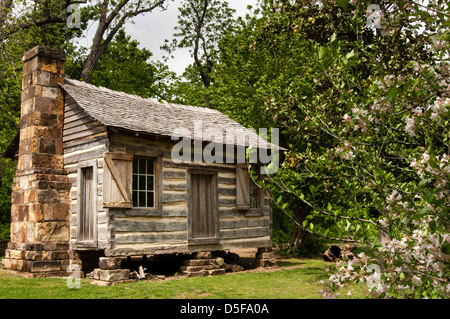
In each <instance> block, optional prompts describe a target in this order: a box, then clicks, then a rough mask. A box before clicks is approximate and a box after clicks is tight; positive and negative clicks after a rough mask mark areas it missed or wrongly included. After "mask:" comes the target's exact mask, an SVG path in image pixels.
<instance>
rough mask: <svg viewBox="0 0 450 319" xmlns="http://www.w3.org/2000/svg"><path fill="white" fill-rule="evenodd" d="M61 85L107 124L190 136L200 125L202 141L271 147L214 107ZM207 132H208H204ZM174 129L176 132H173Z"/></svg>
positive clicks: (82, 85)
mask: <svg viewBox="0 0 450 319" xmlns="http://www.w3.org/2000/svg"><path fill="white" fill-rule="evenodd" d="M61 86H62V88H63V89H64V90H65V91H66V93H68V94H69V95H70V96H71V97H72V98H73V99H74V100H75V101H76V102H77V103H78V104H79V105H80V107H82V108H83V109H84V110H85V111H86V112H87V113H88V114H89V115H90V116H91V117H93V118H94V119H95V120H97V121H99V122H100V123H102V124H103V125H106V126H109V127H116V128H122V129H126V130H130V131H134V132H142V133H148V134H156V135H162V136H173V135H178V136H179V137H187V138H191V139H194V129H195V128H196V127H199V125H201V127H202V132H203V134H202V141H204V142H217V141H219V142H222V141H220V139H223V143H224V144H225V142H227V143H229V142H231V141H228V140H226V138H229V136H234V137H235V138H234V143H233V144H234V145H240V146H253V147H255V148H256V147H259V148H270V147H271V146H272V144H270V143H268V142H267V141H266V140H264V139H263V138H261V137H259V136H258V135H257V134H255V133H254V132H252V131H251V130H249V129H246V128H245V127H243V126H242V125H240V124H239V123H237V122H236V121H234V120H232V119H230V118H229V117H227V116H226V115H224V114H223V113H221V112H219V111H217V110H213V109H208V108H201V107H195V106H186V105H180V104H171V103H159V102H156V101H154V100H152V99H145V98H142V97H139V96H136V95H131V94H126V93H122V92H117V91H113V90H110V89H106V88H102V87H96V86H94V85H91V84H87V83H84V82H80V81H76V80H72V79H67V78H66V79H65V81H64V84H62V85H61ZM211 129H213V130H211ZM214 130H215V131H214ZM218 130H219V131H220V132H222V137H219V140H218V139H217V134H215V132H219V131H218ZM208 131H209V133H210V134H205V133H207V132H208ZM175 132H176V134H174V133H175ZM196 132H198V130H197V131H196ZM196 137H198V135H196ZM236 137H237V138H236ZM255 142H256V143H257V144H256V145H255ZM278 148H279V147H278ZM280 149H281V148H280Z"/></svg>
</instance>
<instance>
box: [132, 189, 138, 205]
mask: <svg viewBox="0 0 450 319" xmlns="http://www.w3.org/2000/svg"><path fill="white" fill-rule="evenodd" d="M137 205H138V192H135V191H133V206H135V207H137Z"/></svg>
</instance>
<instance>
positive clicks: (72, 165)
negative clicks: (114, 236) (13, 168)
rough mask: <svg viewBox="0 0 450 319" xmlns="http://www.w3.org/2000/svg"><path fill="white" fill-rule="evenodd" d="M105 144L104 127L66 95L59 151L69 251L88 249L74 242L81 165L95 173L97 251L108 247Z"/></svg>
mask: <svg viewBox="0 0 450 319" xmlns="http://www.w3.org/2000/svg"><path fill="white" fill-rule="evenodd" d="M108 148H109V140H108V131H107V128H106V126H104V125H102V124H100V123H99V122H97V121H95V120H94V119H93V118H92V117H90V116H89V115H88V114H87V113H86V112H85V111H84V110H83V109H82V108H81V107H80V106H79V105H78V104H77V103H76V102H75V101H74V100H73V99H72V98H71V97H70V96H68V95H66V102H65V108H64V128H63V149H64V168H65V169H66V171H67V173H68V175H69V180H70V182H71V184H72V187H71V190H70V200H71V218H70V245H71V249H73V250H77V249H92V248H93V247H84V246H83V245H80V244H79V243H78V242H77V224H78V223H77V218H78V217H77V214H78V206H77V194H78V191H79V190H78V187H77V184H78V178H79V176H78V169H79V168H80V167H82V166H83V165H92V166H96V169H95V170H94V172H95V171H96V172H97V176H96V182H97V183H96V184H97V203H96V204H97V205H96V207H97V208H96V211H97V226H96V227H97V229H96V231H97V241H96V243H95V247H94V248H97V249H106V248H109V247H110V236H109V232H108V230H107V227H108V224H107V221H108V218H107V214H108V212H107V210H106V209H104V208H103V197H102V192H103V154H104V153H105V152H107V151H108Z"/></svg>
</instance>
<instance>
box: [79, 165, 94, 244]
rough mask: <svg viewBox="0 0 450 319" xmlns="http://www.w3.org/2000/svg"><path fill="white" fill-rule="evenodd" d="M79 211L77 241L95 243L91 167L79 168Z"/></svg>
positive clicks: (92, 172) (92, 173)
mask: <svg viewBox="0 0 450 319" xmlns="http://www.w3.org/2000/svg"><path fill="white" fill-rule="evenodd" d="M80 175H81V176H80V178H81V181H80V186H81V189H80V203H79V205H80V211H79V225H78V240H79V241H88V242H92V241H95V240H96V238H95V227H96V217H97V215H96V209H95V208H96V207H95V201H96V192H95V191H96V190H95V185H94V184H95V183H94V170H93V168H92V167H83V168H81V174H80Z"/></svg>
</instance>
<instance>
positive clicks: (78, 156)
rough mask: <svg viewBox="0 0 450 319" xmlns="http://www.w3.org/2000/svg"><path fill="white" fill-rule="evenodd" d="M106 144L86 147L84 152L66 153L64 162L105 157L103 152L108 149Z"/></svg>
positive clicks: (69, 162) (70, 162)
mask: <svg viewBox="0 0 450 319" xmlns="http://www.w3.org/2000/svg"><path fill="white" fill-rule="evenodd" d="M106 150H107V149H106V146H105V145H102V144H100V145H97V146H94V147H93V148H91V149H86V150H85V151H84V152H75V153H74V154H72V153H69V154H64V164H72V163H79V162H81V161H87V160H90V159H98V158H103V153H104V152H105V151H106Z"/></svg>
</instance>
